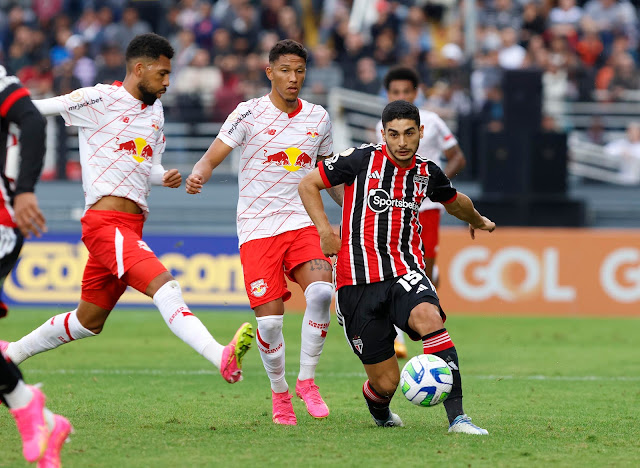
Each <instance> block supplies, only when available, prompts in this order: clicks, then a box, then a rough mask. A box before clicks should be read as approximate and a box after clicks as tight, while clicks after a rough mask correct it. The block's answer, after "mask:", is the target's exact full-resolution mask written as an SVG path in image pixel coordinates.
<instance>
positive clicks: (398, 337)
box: [394, 325, 404, 344]
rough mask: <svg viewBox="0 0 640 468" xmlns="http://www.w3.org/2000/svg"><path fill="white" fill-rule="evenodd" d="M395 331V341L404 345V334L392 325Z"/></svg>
mask: <svg viewBox="0 0 640 468" xmlns="http://www.w3.org/2000/svg"><path fill="white" fill-rule="evenodd" d="M394 327H395V329H396V333H398V336H396V341H397V342H398V343H402V344H404V332H403V331H402V330H400V329H399V328H398V327H396V326H395V325H394Z"/></svg>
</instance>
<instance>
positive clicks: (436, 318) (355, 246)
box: [299, 101, 495, 434]
mask: <svg viewBox="0 0 640 468" xmlns="http://www.w3.org/2000/svg"><path fill="white" fill-rule="evenodd" d="M382 122H383V127H384V140H385V144H382V145H363V146H361V147H360V148H352V149H350V150H347V151H345V152H343V153H340V154H337V155H336V156H335V157H333V158H331V159H327V160H325V161H323V162H322V163H320V165H319V166H318V169H316V170H314V171H313V172H312V173H311V174H309V175H308V176H306V177H305V178H304V179H303V180H302V182H301V183H300V185H299V192H300V198H301V199H302V202H303V203H304V206H305V208H306V210H307V212H308V213H309V216H310V217H311V219H312V220H313V222H314V223H315V225H316V227H317V228H318V232H319V233H320V240H321V245H322V251H323V252H324V253H325V254H326V255H336V254H337V255H338V267H337V271H336V274H337V288H338V292H337V296H336V302H337V309H338V311H339V313H340V315H341V316H342V317H343V321H344V327H345V335H346V337H347V340H348V342H349V345H350V346H351V348H352V350H353V352H354V353H355V354H356V355H357V356H358V357H359V358H360V360H361V362H362V363H363V364H364V368H365V371H366V372H367V376H368V377H369V379H368V380H367V381H366V382H365V383H364V387H363V395H364V398H365V401H366V402H367V405H368V407H369V411H370V412H371V415H372V417H373V419H374V421H375V422H376V424H377V425H379V426H397V425H402V420H401V419H400V418H399V417H398V416H397V415H395V414H393V413H392V412H391V411H390V409H389V403H390V402H391V397H392V396H393V394H394V393H395V391H396V387H397V386H398V382H399V380H400V372H399V369H398V360H397V358H396V355H395V351H394V347H393V339H394V338H395V334H396V333H395V329H394V326H397V327H398V328H400V329H401V330H403V331H404V332H406V333H407V334H408V335H409V337H411V338H412V339H414V340H422V343H423V349H424V353H425V354H435V355H436V356H439V357H440V358H442V359H443V360H444V361H446V362H447V364H448V365H449V367H450V368H451V372H452V374H453V388H452V391H451V393H450V394H449V397H448V399H447V400H445V402H444V406H445V408H446V411H447V417H448V419H449V431H450V432H465V433H469V434H487V433H488V432H487V431H486V430H485V429H481V428H479V427H477V426H475V425H474V424H472V423H471V418H469V417H468V416H467V415H466V414H464V411H463V408H462V384H461V379H460V371H459V366H458V355H457V352H456V348H455V346H454V345H453V342H452V341H451V338H450V337H449V334H448V333H447V330H446V329H445V328H444V320H445V319H446V316H445V315H444V312H443V311H442V309H441V307H440V303H439V300H438V295H437V293H436V290H435V288H434V287H433V284H432V283H431V281H430V280H429V278H428V277H427V276H426V274H425V272H424V254H423V249H422V242H421V238H420V230H421V226H420V223H419V220H418V210H419V207H420V204H421V203H422V201H423V200H424V199H425V198H427V197H428V198H429V199H431V200H432V201H434V202H440V203H443V204H444V205H445V208H446V210H447V212H448V213H449V214H452V215H454V216H456V217H457V218H459V219H461V220H463V221H466V222H468V223H469V229H470V232H471V237H472V238H474V236H475V230H476V229H481V230H486V231H489V232H492V231H493V230H494V229H495V224H494V223H493V222H492V221H490V220H489V219H487V218H485V217H484V216H482V215H480V213H478V211H476V209H475V208H474V206H473V203H472V202H471V200H470V199H469V198H468V197H467V196H466V195H464V194H462V193H459V192H457V191H456V189H454V188H453V187H452V186H451V182H450V181H449V179H448V178H447V176H446V175H445V174H444V173H443V172H442V170H441V169H440V168H439V167H438V165H437V164H436V163H434V162H433V161H431V160H429V159H426V158H423V157H421V156H420V155H417V154H416V151H417V149H418V145H419V142H420V139H421V138H422V136H423V130H424V128H423V126H421V124H420V114H419V112H418V109H417V108H416V107H415V106H414V105H413V104H410V103H408V102H406V101H394V102H392V103H390V104H388V105H387V106H386V107H385V109H384V111H383V113H382ZM341 184H344V203H343V206H342V236H338V235H337V234H336V233H335V232H334V231H333V229H332V227H331V225H330V224H329V221H328V218H327V215H326V214H325V212H324V206H323V204H322V198H321V197H320V190H322V189H325V188H327V187H333V186H337V185H341Z"/></svg>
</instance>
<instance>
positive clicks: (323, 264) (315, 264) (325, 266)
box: [309, 259, 333, 271]
mask: <svg viewBox="0 0 640 468" xmlns="http://www.w3.org/2000/svg"><path fill="white" fill-rule="evenodd" d="M309 263H310V264H311V271H316V270H324V271H331V270H333V268H332V266H331V264H330V263H329V262H327V261H326V260H319V259H316V260H311V261H310V262H309Z"/></svg>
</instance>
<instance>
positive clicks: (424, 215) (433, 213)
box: [418, 209, 440, 258]
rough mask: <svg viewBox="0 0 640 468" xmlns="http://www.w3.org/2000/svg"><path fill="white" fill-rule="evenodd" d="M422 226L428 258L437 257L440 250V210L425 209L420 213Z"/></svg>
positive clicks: (423, 242)
mask: <svg viewBox="0 0 640 468" xmlns="http://www.w3.org/2000/svg"><path fill="white" fill-rule="evenodd" d="M418 219H419V221H420V225H421V226H422V233H421V234H420V237H421V238H422V248H423V249H424V256H425V257H426V258H436V253H437V252H438V242H439V237H438V231H439V230H440V210H437V209H436V210H425V211H421V212H420V213H418Z"/></svg>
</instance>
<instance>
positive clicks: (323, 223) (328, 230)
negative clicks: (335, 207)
mask: <svg viewBox="0 0 640 468" xmlns="http://www.w3.org/2000/svg"><path fill="white" fill-rule="evenodd" d="M326 188H327V186H326V185H325V184H324V181H323V180H322V177H321V176H320V171H319V170H318V168H316V169H314V170H313V171H312V172H310V173H309V174H307V175H306V176H304V178H303V179H302V180H301V181H300V184H299V185H298V193H299V194H300V199H301V200H302V204H303V205H304V209H305V210H307V213H309V217H310V218H311V221H313V224H315V225H316V229H318V234H319V235H320V247H321V248H322V253H324V254H325V255H326V256H327V257H330V256H332V255H337V254H338V252H339V251H340V246H341V242H340V237H339V236H338V235H337V234H336V233H335V232H334V231H333V228H332V227H331V223H329V218H327V214H326V213H325V211H324V204H323V203H322V196H321V195H320V190H323V189H326Z"/></svg>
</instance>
